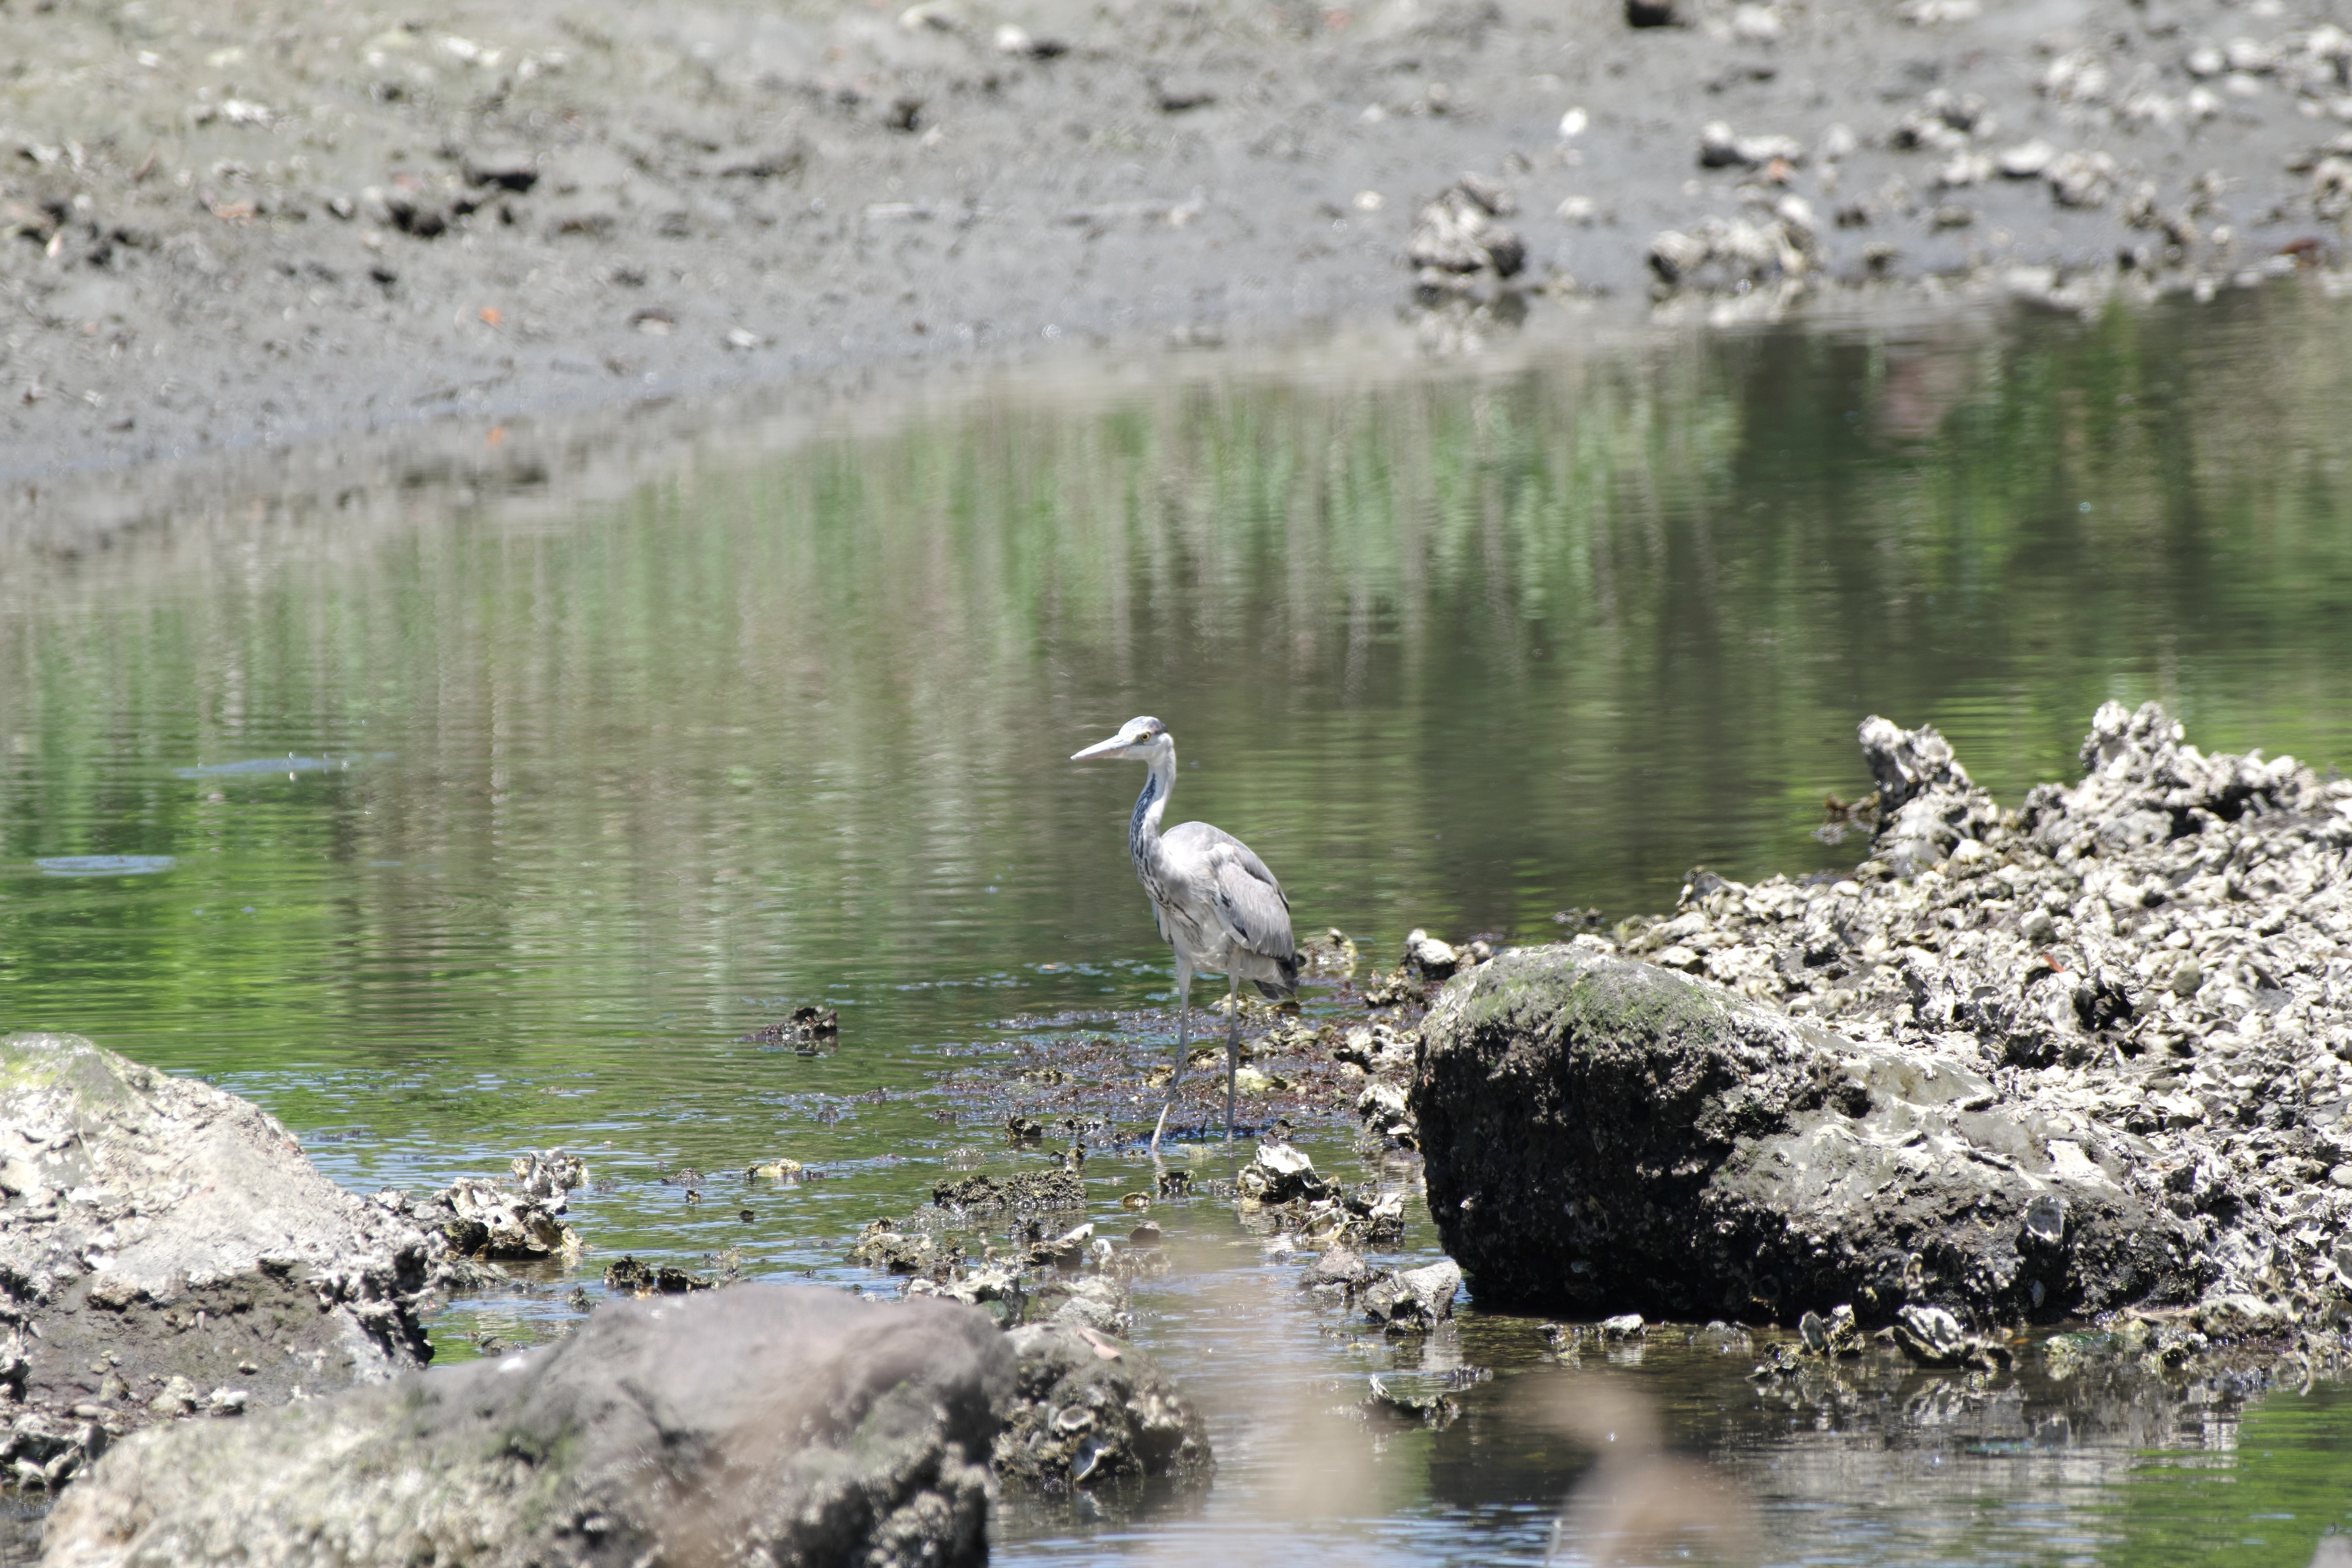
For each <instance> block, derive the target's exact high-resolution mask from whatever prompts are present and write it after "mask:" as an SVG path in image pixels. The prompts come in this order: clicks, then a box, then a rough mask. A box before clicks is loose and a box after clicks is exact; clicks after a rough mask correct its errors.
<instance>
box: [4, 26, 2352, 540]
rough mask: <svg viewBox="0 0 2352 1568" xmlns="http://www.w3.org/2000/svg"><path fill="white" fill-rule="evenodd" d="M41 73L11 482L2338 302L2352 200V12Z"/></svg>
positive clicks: (14, 117) (147, 36)
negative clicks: (981, 371) (1621, 339)
mask: <svg viewBox="0 0 2352 1568" xmlns="http://www.w3.org/2000/svg"><path fill="white" fill-rule="evenodd" d="M0 55H5V56H6V57H7V58H11V59H13V60H15V61H17V62H19V64H20V66H21V68H19V69H18V70H16V72H15V73H13V74H12V76H11V77H10V79H9V81H8V89H7V93H6V96H5V98H0V152H5V159H0V236H4V237H5V240H4V241H0V318H5V333H0V387H5V394H6V395H5V398H0V433H5V443H0V445H5V452H6V453H7V454H8V456H7V457H6V458H5V461H0V473H5V475H6V477H8V478H10V479H14V480H22V479H30V478H34V477H36V476H38V477H41V478H44V479H52V480H53V479H57V478H58V477H59V476H62V475H65V474H68V473H72V472H78V471H87V470H93V469H98V470H102V469H106V468H121V467H125V466H135V465H142V464H159V465H162V464H173V463H177V462H180V461H181V460H183V459H187V458H197V457H201V456H203V455H205V454H207V453H219V452H226V451H238V450H247V449H251V448H255V447H276V446H283V445H287V444H292V443H299V442H302V441H305V440H309V439H315V438H322V437H340V438H348V437H352V436H353V435H355V434H357V433H359V432H362V431H398V430H401V429H403V428H404V427H415V426H420V425H423V424H425V423H428V422H434V423H439V424H443V425H446V424H449V423H451V422H455V423H457V425H459V426H463V427H464V428H465V429H466V430H467V434H468V436H469V437H470V443H469V445H470V446H471V447H480V448H481V449H482V450H483V451H484V452H485V453H491V452H492V448H493V447H495V445H496V443H497V441H498V440H499V439H500V438H501V437H502V435H503V432H504V430H505V428H506V427H507V426H509V425H515V424H518V422H521V421H528V420H542V421H544V420H550V419H552V418H556V417H559V416H562V417H571V416H589V415H593V414H594V413H595V412H596V411H599V410H604V411H610V412H611V413H612V414H613V415H614V416H616V417H620V418H627V417H628V416H627V414H626V411H627V410H628V409H629V408H631V407H632V406H633V405H638V404H640V403H642V402H643V401H644V400H646V399H648V398H664V399H666V398H672V397H677V396H679V395H716V394H723V393H740V392H743V391H745V390H746V389H755V388H761V387H770V388H772V387H778V386H783V385H788V384H791V385H815V386H833V387H837V388H842V389H850V388H854V387H856V386H859V385H863V384H867V383H869V382H871V381H872V380H873V379H874V378H875V377H877V376H878V375H881V374H887V373H888V372H890V371H891V370H892V369H893V367H918V368H920V369H921V370H922V371H923V372H924V373H925V374H927V375H929V376H931V377H932V379H934V380H936V379H937V375H936V373H937V372H939V371H940V370H943V369H950V368H961V367H970V366H973V365H980V364H1001V363H1008V362H1018V361H1021V360H1024V359H1026V358H1030V357H1033V356H1036V355H1039V354H1052V353H1057V352H1059V351H1060V350H1062V349H1064V348H1066V347H1069V346H1071V345H1079V344H1088V345H1119V346H1122V347H1139V346H1146V345H1155V344H1173V345H1176V346H1179V347H1185V348H1197V347H1201V346H1203V345H1210V344H1215V343H1218V342H1234V343H1242V342H1265V341H1268V340H1270V339H1275V338H1279V337H1283V336H1286V335H1288V334H1292V333H1296V332H1298V331H1321V330H1324V329H1328V328H1329V327H1332V326H1339V327H1348V326H1351V325H1355V326H1363V325H1374V326H1380V325H1384V324H1388V323H1393V322H1394V321H1396V320H1397V317H1398V313H1399V311H1400V310H1404V311H1405V312H1407V313H1408V315H1409V316H1410V317H1411V318H1412V321H1417V322H1418V323H1419V325H1418V327H1417V328H1412V329H1409V330H1408V332H1407V334H1406V335H1405V337H1404V339H1403V341H1402V343H1401V344H1400V346H1403V347H1406V348H1407V349H1408V352H1409V347H1410V343H1411V342H1412V334H1413V332H1415V331H1417V332H1418V334H1419V337H1420V340H1421V341H1422V342H1423V343H1424V344H1425V345H1426V346H1429V347H1432V348H1439V349H1458V348H1461V347H1464V346H1466V345H1469V344H1472V343H1475V342H1479V341H1483V340H1485V339H1487V338H1491V337H1493V336H1495V335H1496V334H1499V333H1502V332H1505V331H1511V330H1514V329H1515V328H1516V327H1517V326H1519V325H1521V324H1524V325H1525V326H1526V327H1527V328H1528V329H1529V330H1531V331H1542V330H1545V329H1546V327H1547V324H1549V327H1550V329H1551V330H1553V331H1557V332H1559V334H1561V335H1563V336H1568V335H1573V336H1575V337H1577V338H1579V339H1583V338H1588V337H1589V336H1590V335H1591V332H1592V331H1593V330H1594V329H1595V327H1596V325H1597V324H1598V323H1599V322H1600V321H1602V320H1604V319H1609V318H1612V317H1613V318H1614V319H1617V320H1620V321H1626V322H1637V321H1641V320H1643V318H1644V316H1645V315H1646V314H1647V313H1648V312H1649V311H1650V310H1653V308H1663V309H1664V311H1665V313H1666V314H1667V315H1668V316H1670V317H1692V316H1698V317H1713V316H1722V317H1725V318H1727V319H1745V318H1752V317H1755V316H1758V315H1769V314H1773V313H1776V312H1779V311H1782V310H1787V309H1789V308H1790V307H1791V306H1792V305H1794V304H1795V303H1797V302H1798V301H1799V300H1802V299H1804V298H1806V297H1808V296H1810V295H1814V294H1818V293H1820V292H1822V291H1824V290H1828V291H1831V292H1840V291H1859V292H1860V293H1861V294H1863V295H1864V296H1868V297H1876V296H1877V295H1880V294H1884V293H1887V292H1890V291H1893V292H1897V293H1900V292H1904V291H1908V292H1909V293H1910V294H1912V295H1914V296H1916V298H1918V299H1920V300H1953V299H1975V300H2000V299H2007V298H2016V299H2021V300H2026V301H2029V302H2031V303H2033V304H2035V305H2042V306H2049V307H2053V308H2057V309H2062V310H2084V309H2087V308H2090V307H2093V306H2095V305H2096V304H2098V303H2099V302H2100V301H2101V300H2105V299H2106V298H2107V297H2109V296H2110V295H2115V294H2118V293H2126V294H2130V293H2137V294H2143V295H2153V294H2160V293H2168V292H2175V291H2178V292H2181V293H2184V294H2188V295H2190V296H2193V297H2195V298H2199V299H2204V298H2210V297H2211V296H2212V295H2213V294H2215V293H2216V292H2217V291H2221V290H2226V289H2231V288H2236V287H2240V286H2251V285H2255V284H2260V283H2262V282H2263V281H2265V280H2267V279H2273V278H2276V277H2282V276H2285V275H2290V274H2298V273H2300V274H2303V275H2305V276H2307V277H2310V278H2313V279H2317V280H2318V281H2319V282H2320V283H2321V284H2323V285H2325V286H2327V287H2329V288H2331V289H2340V288H2341V284H2342V279H2343V277H2344V271H2343V269H2344V268H2345V265H2346V230H2345V224H2346V222H2347V212H2352V141H2347V137H2352V35H2347V33H2346V31H2345V29H2344V19H2343V18H2342V17H2341V16H2337V15H2334V14H2333V12H2332V9H2331V8H2330V7H2328V6H2326V5H2318V4H2313V3H2311V0H2256V3H2255V4H2252V5H2242V6H2241V5H2225V4H2221V3H2220V0H2158V3H2154V4H2146V5H2143V4H2136V3H2133V0H2075V3H2074V4H2070V5H2064V6H2061V7H2057V8H2055V9H2053V8H2050V7H2046V6H2037V5H2027V4H2024V3H2023V0H1981V3H1980V0H1949V3H1946V0H1936V3H1933V4H1905V5H1892V6H1883V5H1860V6H1857V5H1835V4H1817V3H1812V0H1751V3H1738V4H1735V3H1732V0H1671V3H1665V0H1657V3H1653V0H1630V3H1629V0H1573V3H1570V4H1567V5H1533V4H1517V3H1513V4H1503V3H1498V0H1444V3H1443V4H1432V3H1426V0H1376V3H1374V4H1370V5H1345V6H1302V5H1275V6H1241V5H1221V4H1211V5H1195V4H1190V3H1185V4H1176V3H1173V0H1120V3H1118V4H1111V5H1077V4H1075V3H1065V0H1029V3H1026V4H1017V5H1016V4H1010V3H999V0H927V3H924V4H919V5H890V6H884V7H880V8H877V7H874V6H869V5H835V6H824V7H817V8H815V9H813V10H806V11H800V12H794V13H792V14H790V15H786V14H782V13H779V12H776V11H774V10H773V9H772V8H763V7H758V6H752V5H737V4H729V3H719V0H713V3H707V4H698V5H685V6H667V7H645V6H638V5H627V4H623V3H620V0H564V3H563V4H561V5H551V6H542V7H538V8H534V9H533V10H532V11H530V13H528V14H522V13H518V12H515V11H514V10H512V9H511V8H500V7H495V6H489V5H484V4H481V3H479V0H424V3H422V4H415V5H403V6H400V7H392V8H387V7H384V6H381V5H373V4H359V5H338V6H334V7H328V8H320V7H315V6H313V7H301V6H289V5H263V6H261V7H260V8H258V9H255V8H253V7H237V6H230V5H226V4H223V3H221V0H203V3H201V4H190V5H173V6H169V7H161V6H153V5H136V6H134V7H132V8H130V9H122V8H120V7H116V8H99V7H81V6H42V7H33V8H16V9H12V10H9V11H7V12H5V13H0ZM1045 280H1050V281H1045ZM20 499H21V498H20ZM64 499H67V498H65V497H62V496H61V495H60V493H59V492H58V490H57V489H56V488H55V486H54V485H50V486H45V488H44V489H43V491H42V504H43V506H45V507H46V508H47V509H49V511H50V512H51V513H54V510H55V509H56V508H57V507H58V505H59V504H60V502H61V500H64ZM170 499H171V498H170V496H169V495H168V494H159V495H157V496H156V497H155V498H153V510H156V511H157V512H158V513H159V514H168V512H169V511H170V510H171V509H170V505H169V504H168V503H169V501H170ZM115 504H116V505H117V506H121V505H122V504H125V503H123V502H122V501H121V500H120V498H118V500H117V501H116V503H115ZM131 511H132V512H133V514H134V516H133V518H131V519H129V520H126V519H124V518H122V517H121V516H120V515H119V514H118V515H117V516H116V517H115V518H114V519H113V521H115V522H116V523H118V524H120V523H121V522H124V521H136V520H137V518H136V514H137V513H138V511H139V509H138V508H137V507H136V506H132V507H131ZM19 521H23V522H25V523H26V524H27V525H29V524H30V523H31V522H32V521H36V518H35V514H34V513H33V511H32V510H31V509H30V508H29V507H27V508H26V510H24V512H23V514H22V516H21V517H20V519H19ZM40 521H43V523H44V526H47V527H54V526H55V522H56V520H55V518H54V516H47V517H44V518H42V519H40Z"/></svg>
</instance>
